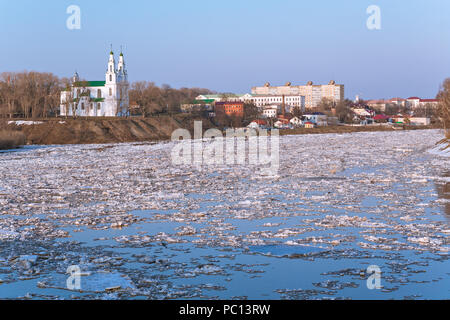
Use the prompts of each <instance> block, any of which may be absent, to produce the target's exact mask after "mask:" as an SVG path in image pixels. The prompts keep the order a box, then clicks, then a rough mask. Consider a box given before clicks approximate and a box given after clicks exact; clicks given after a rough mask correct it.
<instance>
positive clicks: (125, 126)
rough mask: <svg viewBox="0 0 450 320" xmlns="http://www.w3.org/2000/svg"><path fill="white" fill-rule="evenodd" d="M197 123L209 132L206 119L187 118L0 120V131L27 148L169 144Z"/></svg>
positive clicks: (208, 123)
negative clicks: (21, 139) (21, 138)
mask: <svg viewBox="0 0 450 320" xmlns="http://www.w3.org/2000/svg"><path fill="white" fill-rule="evenodd" d="M196 120H201V121H202V122H203V129H204V130H207V129H209V128H213V127H214V124H213V123H212V122H211V121H210V120H208V119H201V118H198V117H194V116H191V115H185V114H177V115H170V116H169V115H162V116H154V117H149V118H126V119H124V118H89V119H86V118H83V119H82V118H78V119H64V118H55V119H45V120H41V119H39V120H23V119H21V120H18V119H13V120H10V119H2V120H0V130H1V129H2V128H4V129H6V130H15V131H19V132H21V133H23V134H24V135H25V139H26V143H27V144H39V145H60V144H101V143H119V142H140V141H163V140H169V139H170V137H171V134H172V132H173V131H175V130H176V129H179V128H183V129H187V130H189V131H191V132H193V130H194V121H196Z"/></svg>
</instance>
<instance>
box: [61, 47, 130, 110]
mask: <svg viewBox="0 0 450 320" xmlns="http://www.w3.org/2000/svg"><path fill="white" fill-rule="evenodd" d="M128 89H129V83H128V74H127V70H126V68H125V60H124V57H123V53H120V56H119V63H118V65H117V67H116V62H115V59H114V53H113V52H112V50H111V52H110V54H109V61H108V70H107V71H106V75H105V81H80V77H79V76H78V73H76V72H75V75H74V76H73V78H72V81H71V85H70V88H67V89H66V90H64V91H62V92H61V106H60V107H61V109H60V115H61V116H80V117H82V116H84V117H124V116H128V115H129V97H128Z"/></svg>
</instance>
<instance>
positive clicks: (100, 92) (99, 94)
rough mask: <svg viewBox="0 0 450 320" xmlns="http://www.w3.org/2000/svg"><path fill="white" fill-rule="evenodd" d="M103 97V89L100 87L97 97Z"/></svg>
mask: <svg viewBox="0 0 450 320" xmlns="http://www.w3.org/2000/svg"><path fill="white" fill-rule="evenodd" d="M101 97H102V90H100V89H98V90H97V98H101Z"/></svg>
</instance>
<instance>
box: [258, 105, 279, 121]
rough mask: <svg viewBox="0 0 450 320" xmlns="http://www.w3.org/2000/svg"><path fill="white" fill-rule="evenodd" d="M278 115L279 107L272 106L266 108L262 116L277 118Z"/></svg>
mask: <svg viewBox="0 0 450 320" xmlns="http://www.w3.org/2000/svg"><path fill="white" fill-rule="evenodd" d="M277 115H278V107H277V106H271V107H268V108H264V109H263V111H262V116H263V117H264V118H276V117H277Z"/></svg>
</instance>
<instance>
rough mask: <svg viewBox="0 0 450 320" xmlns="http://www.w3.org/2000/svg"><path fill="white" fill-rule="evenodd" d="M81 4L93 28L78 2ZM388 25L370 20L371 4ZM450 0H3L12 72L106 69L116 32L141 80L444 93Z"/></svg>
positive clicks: (91, 75)
mask: <svg viewBox="0 0 450 320" xmlns="http://www.w3.org/2000/svg"><path fill="white" fill-rule="evenodd" d="M71 4H75V5H78V6H79V7H80V8H81V30H69V29H67V28H66V20H67V18H68V17H69V15H68V14H67V13H66V9H67V7H68V6H69V5H71ZM372 4H375V5H378V6H379V7H380V9H381V19H382V20H381V27H382V29H381V30H373V31H370V30H368V29H367V28H366V20H367V18H368V17H369V15H368V14H367V13H366V9H367V7H368V6H369V5H372ZM449 14H450V1H448V0H428V1H426V0H408V1H407V0H368V1H366V0H339V1H337V0H309V1H303V0H277V1H273V0H272V1H266V0H226V1H225V0H223V1H222V0H221V1H218V0H191V1H187V0H158V1H156V0H154V1H151V0H150V1H148V0H147V1H139V0H129V1H123V0H122V1H111V0H108V1H106V0H95V1H92V0H90V1H87V0H70V1H65V0H58V1H55V0H40V1H36V0H15V1H6V0H2V1H1V2H0V39H1V42H2V44H1V46H0V48H1V50H0V72H3V71H22V70H36V71H48V72H53V73H55V74H57V75H58V76H66V77H68V76H71V75H72V74H73V72H74V70H75V69H76V70H78V72H79V73H80V76H81V77H82V78H85V79H87V80H102V79H103V78H104V72H105V71H106V63H107V58H108V52H109V46H110V43H112V44H113V46H114V50H115V52H116V53H118V51H119V48H120V45H121V44H123V45H124V53H125V59H126V62H127V64H128V71H129V77H130V80H131V81H137V80H148V81H154V82H155V83H156V84H158V85H161V84H164V83H167V84H170V85H171V86H173V87H176V88H179V87H205V88H209V89H212V90H216V91H221V92H236V93H245V92H249V91H250V88H251V87H252V86H255V85H262V84H264V83H265V82H266V81H269V82H270V83H272V84H284V83H285V82H286V81H291V82H292V83H293V84H304V83H306V82H307V81H308V80H312V81H314V83H327V82H328V81H329V80H331V79H334V80H336V81H337V82H338V83H343V84H345V86H346V96H347V97H349V98H353V97H354V95H355V94H357V93H359V94H361V95H362V97H363V98H391V97H396V96H400V97H409V96H412V95H417V96H420V97H424V98H425V97H434V96H435V94H436V92H437V90H438V87H439V84H440V83H441V82H442V81H443V80H444V78H446V77H449V76H450V44H449V40H450V37H449V36H450V18H449Z"/></svg>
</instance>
